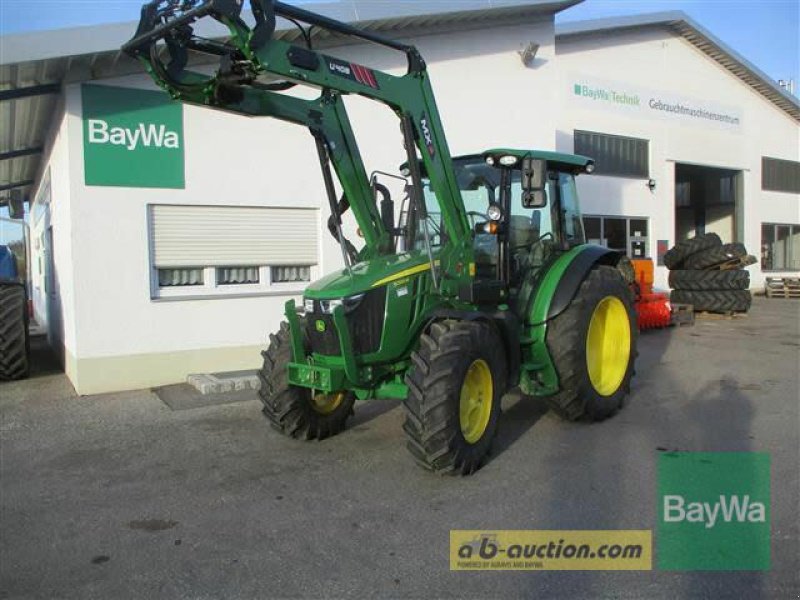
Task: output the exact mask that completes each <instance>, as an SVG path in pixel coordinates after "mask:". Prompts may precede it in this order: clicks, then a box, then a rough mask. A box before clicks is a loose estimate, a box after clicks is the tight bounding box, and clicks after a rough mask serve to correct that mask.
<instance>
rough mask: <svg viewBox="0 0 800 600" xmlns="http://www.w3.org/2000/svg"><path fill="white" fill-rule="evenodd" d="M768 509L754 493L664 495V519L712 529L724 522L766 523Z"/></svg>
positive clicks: (668, 521) (669, 521)
mask: <svg viewBox="0 0 800 600" xmlns="http://www.w3.org/2000/svg"><path fill="white" fill-rule="evenodd" d="M766 514H767V509H766V507H765V506H764V503H763V502H755V501H752V500H751V499H750V496H749V495H747V494H745V495H744V496H720V497H719V501H717V502H688V501H687V500H686V498H684V497H683V496H672V495H667V496H664V522H666V523H682V522H684V521H685V522H688V523H701V524H702V525H703V527H705V528H706V529H711V528H712V527H714V526H715V525H717V523H718V519H719V522H723V523H733V522H737V523H747V522H749V523H764V522H765V521H766V520H767V517H766Z"/></svg>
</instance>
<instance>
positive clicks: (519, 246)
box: [510, 231, 553, 252]
mask: <svg viewBox="0 0 800 600" xmlns="http://www.w3.org/2000/svg"><path fill="white" fill-rule="evenodd" d="M547 238H550V239H553V232H552V231H548V232H547V233H545V234H542V235H540V236H539V237H538V238H536V239H535V240H533V241H532V242H525V243H524V244H517V245H516V246H511V248H510V250H511V251H512V252H515V251H516V250H522V249H523V248H525V247H530V249H531V250H533V249H534V248H535V247H536V246H538V245H539V244H541V243H542V242H543V241H545V240H546V239H547Z"/></svg>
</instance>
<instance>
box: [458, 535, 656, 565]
mask: <svg viewBox="0 0 800 600" xmlns="http://www.w3.org/2000/svg"><path fill="white" fill-rule="evenodd" d="M652 563H653V560H652V532H651V531H649V530H608V531H601V530H596V531H594V530H590V531H557V530H553V531H549V530H539V531H481V530H452V531H450V570H451V571H601V570H605V571H649V570H650V569H652Z"/></svg>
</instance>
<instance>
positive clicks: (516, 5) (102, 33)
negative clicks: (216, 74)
mask: <svg viewBox="0 0 800 600" xmlns="http://www.w3.org/2000/svg"><path fill="white" fill-rule="evenodd" d="M582 1H583V0H437V1H436V2H429V3H420V2H386V1H378V0H334V1H330V0H328V1H322V2H318V3H313V4H303V8H304V9H305V10H309V11H312V12H317V13H320V14H323V15H325V16H327V17H331V18H334V19H337V20H339V21H343V22H348V23H353V24H356V25H359V26H360V27H362V28H364V29H367V30H370V31H375V32H381V33H382V34H383V35H385V36H387V37H394V36H399V35H401V34H402V35H404V36H408V35H415V34H422V33H438V32H442V31H453V30H463V29H476V28H483V27H490V26H498V25H505V24H511V23H519V22H520V21H521V20H525V19H534V18H540V17H541V16H542V15H552V14H554V13H557V12H559V11H562V10H565V9H567V8H569V7H571V6H574V5H576V4H579V3H580V2H582ZM136 25H137V23H135V22H129V23H112V24H108V25H99V26H98V25H95V26H89V27H77V28H72V29H60V30H55V31H37V32H31V33H24V34H17V35H8V36H3V37H0V205H2V204H4V203H5V202H6V201H7V198H8V196H9V194H10V189H11V188H12V187H13V189H20V190H22V192H23V196H25V197H27V196H28V195H29V194H30V192H31V187H32V185H33V183H34V181H35V179H36V177H37V175H38V173H39V169H40V162H41V152H42V150H43V146H44V144H45V137H46V136H47V132H48V130H49V128H50V121H51V119H52V115H53V111H54V110H55V106H56V102H57V100H58V95H59V92H60V90H61V87H62V85H63V84H64V83H77V82H83V81H91V80H97V79H103V78H108V77H118V76H121V75H129V74H133V73H142V72H143V70H142V67H141V64H139V63H138V62H137V61H135V60H133V59H131V58H129V57H128V56H126V55H124V54H122V53H121V52H120V50H119V48H120V46H121V45H122V44H123V43H124V42H126V41H128V40H129V39H130V38H131V36H132V35H133V32H134V31H135V30H136ZM195 32H196V33H197V35H200V36H203V37H209V38H221V37H224V36H225V35H226V33H227V31H226V30H224V29H223V28H222V26H221V25H219V23H217V22H216V21H214V20H212V19H205V20H202V21H199V22H198V23H197V24H196V26H195ZM314 32H315V37H316V39H317V40H318V44H320V45H325V44H326V40H325V39H324V37H325V36H324V32H320V31H319V30H318V29H317V28H315V29H314ZM298 35H299V34H298V31H297V29H296V27H295V26H294V25H292V24H291V23H288V22H287V21H284V20H282V19H281V20H279V21H278V26H277V29H276V36H275V37H277V38H280V39H286V40H289V41H291V40H293V39H296V38H297V37H298ZM332 41H333V40H327V43H331V42H332ZM342 41H343V40H336V42H337V43H341V42H342Z"/></svg>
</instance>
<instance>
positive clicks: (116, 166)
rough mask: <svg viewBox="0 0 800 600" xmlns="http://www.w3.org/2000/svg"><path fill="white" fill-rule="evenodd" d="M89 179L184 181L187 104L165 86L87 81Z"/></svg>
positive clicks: (130, 183) (160, 184)
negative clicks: (173, 97)
mask: <svg viewBox="0 0 800 600" xmlns="http://www.w3.org/2000/svg"><path fill="white" fill-rule="evenodd" d="M81 95H82V100H83V102H82V105H83V162H84V180H85V182H86V185H103V186H124V187H156V188H183V187H184V169H185V167H184V156H183V153H184V148H183V146H184V140H183V106H182V105H181V104H180V103H179V102H174V101H172V100H170V98H169V96H168V95H167V94H165V93H163V92H153V91H147V90H136V89H127V88H116V87H109V86H100V85H83V86H82V87H81Z"/></svg>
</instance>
